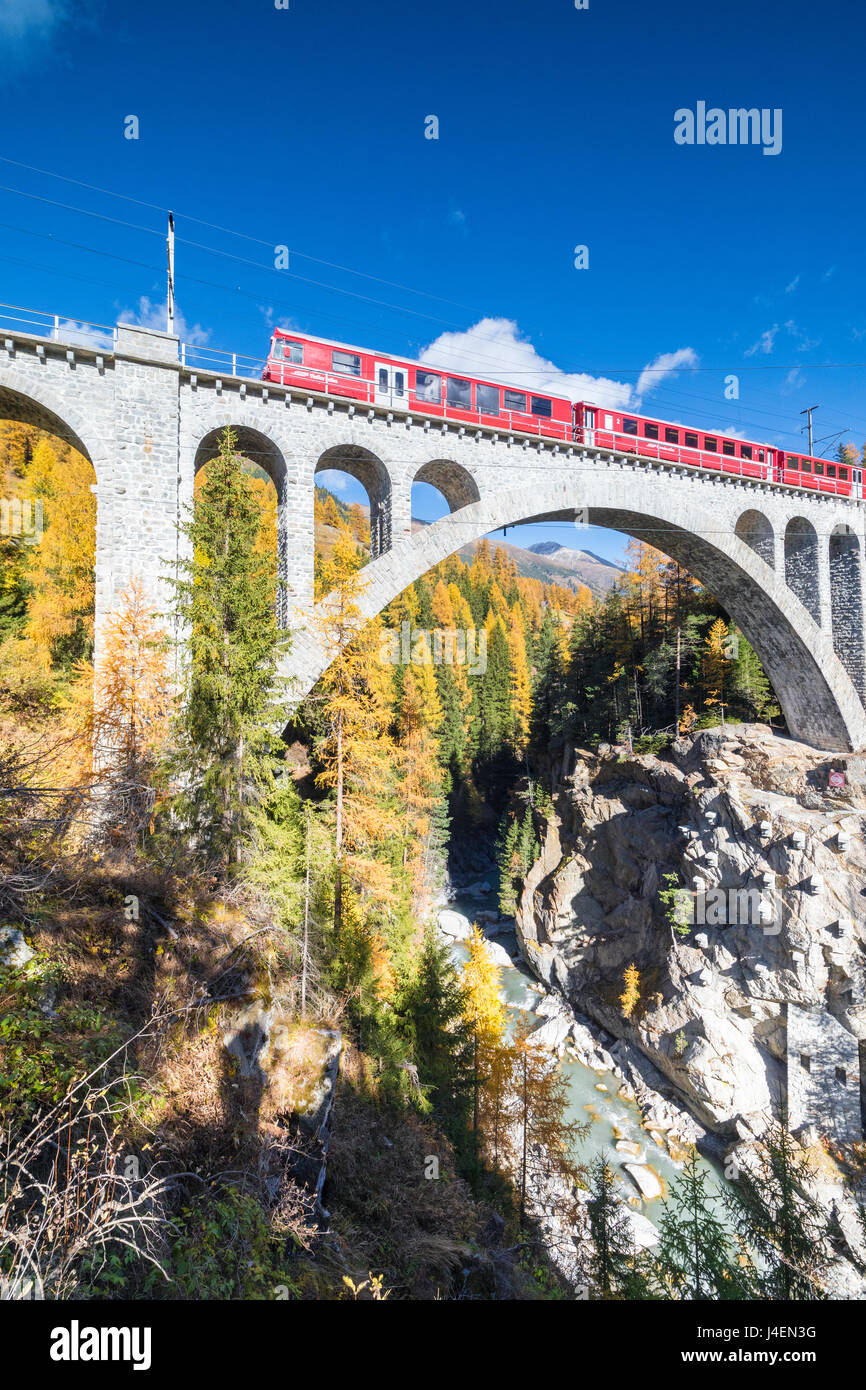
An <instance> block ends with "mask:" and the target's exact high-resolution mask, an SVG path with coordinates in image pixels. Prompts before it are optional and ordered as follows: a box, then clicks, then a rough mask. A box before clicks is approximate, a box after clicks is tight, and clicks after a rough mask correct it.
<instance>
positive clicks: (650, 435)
mask: <svg viewBox="0 0 866 1390" xmlns="http://www.w3.org/2000/svg"><path fill="white" fill-rule="evenodd" d="M643 432H644V434H645V436H646V438H647V439H658V437H659V427H658V425H651V424H650V423H649V421H648V420H645V421H644V426H643Z"/></svg>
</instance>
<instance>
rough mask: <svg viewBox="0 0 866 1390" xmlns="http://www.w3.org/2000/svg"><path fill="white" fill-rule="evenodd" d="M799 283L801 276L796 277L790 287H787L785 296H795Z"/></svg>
mask: <svg viewBox="0 0 866 1390" xmlns="http://www.w3.org/2000/svg"><path fill="white" fill-rule="evenodd" d="M799 283H800V277H799V275H795V276H794V278H793V280H792V281H791V283H790V285H786V286H785V294H793V293H794V291H795V289H796V288H797V286H798V285H799Z"/></svg>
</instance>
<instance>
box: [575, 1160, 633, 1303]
mask: <svg viewBox="0 0 866 1390" xmlns="http://www.w3.org/2000/svg"><path fill="white" fill-rule="evenodd" d="M589 1192H590V1197H589V1201H588V1202H587V1204H586V1210H587V1214H588V1216H589V1229H590V1235H591V1237H592V1254H591V1256H590V1261H589V1267H590V1273H591V1277H592V1281H593V1283H594V1284H595V1287H596V1288H597V1290H598V1291H599V1293H600V1295H601V1297H602V1298H626V1297H631V1298H634V1297H636V1296H638V1293H637V1288H638V1286H639V1284H640V1279H639V1276H638V1274H637V1272H636V1258H637V1251H636V1249H635V1243H634V1236H633V1234H632V1226H631V1221H630V1219H629V1215H628V1209H627V1207H626V1206H625V1205H624V1203H623V1202H621V1201H619V1200H618V1198H617V1196H616V1182H615V1179H614V1175H613V1170H612V1169H611V1167H610V1165H609V1164H608V1162H607V1159H606V1158H605V1157H604V1155H603V1154H599V1155H598V1156H597V1157H596V1159H595V1160H594V1162H593V1163H592V1165H591V1167H590V1174H589Z"/></svg>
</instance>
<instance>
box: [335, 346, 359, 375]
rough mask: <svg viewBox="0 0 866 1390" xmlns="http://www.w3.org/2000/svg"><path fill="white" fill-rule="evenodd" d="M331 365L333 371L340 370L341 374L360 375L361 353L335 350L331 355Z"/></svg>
mask: <svg viewBox="0 0 866 1390" xmlns="http://www.w3.org/2000/svg"><path fill="white" fill-rule="evenodd" d="M331 366H332V367H333V369H334V371H335V372H340V373H341V374H342V375H343V376H360V375H361V354H360V353H358V352H336V351H335V352H334V353H333V354H332V356H331Z"/></svg>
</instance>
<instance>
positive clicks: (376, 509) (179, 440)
mask: <svg viewBox="0 0 866 1390" xmlns="http://www.w3.org/2000/svg"><path fill="white" fill-rule="evenodd" d="M5 307H6V308H7V309H10V308H12V307H14V306H5ZM2 308H3V306H0V309H2ZM15 312H16V313H18V314H19V315H20V316H21V322H20V323H18V325H17V327H13V328H12V329H11V330H10V331H9V332H8V334H6V335H5V336H4V330H3V328H2V326H0V411H2V413H3V414H4V415H6V416H7V417H8V418H13V419H23V420H26V421H28V422H30V423H34V424H39V425H41V427H42V428H46V429H50V430H53V431H54V432H56V433H59V434H61V436H62V437H63V438H65V439H67V440H68V441H69V442H71V443H73V444H74V445H75V447H76V448H79V449H80V450H81V451H82V452H83V453H84V454H85V455H86V456H87V457H89V458H90V460H91V462H92V463H93V466H94V469H95V472H96V477H97V483H96V495H97V559H96V581H97V629H98V630H99V627H100V625H101V622H102V619H103V617H104V615H105V613H106V612H107V611H108V610H109V609H110V608H111V607H112V606H113V605H114V603H115V602H116V600H117V598H118V596H119V594H120V592H121V591H122V589H123V588H124V587H125V585H126V584H127V583H128V580H129V578H130V577H131V576H132V575H133V574H136V575H138V576H139V577H140V578H141V579H142V580H143V581H144V583H145V584H146V586H147V588H148V590H149V591H150V592H151V593H152V595H153V598H154V601H155V602H156V603H157V605H158V606H159V607H160V608H161V609H162V610H163V611H167V609H168V590H167V588H166V583H165V581H166V579H167V578H168V577H170V576H171V575H172V574H173V573H174V572H175V571H176V567H177V564H178V561H179V559H180V558H181V557H182V556H183V554H184V546H185V541H184V539H183V538H182V537H181V536H180V535H179V532H178V523H179V522H180V521H181V520H183V518H184V515H185V509H186V508H188V507H190V506H191V505H192V501H193V495H194V494H193V486H194V479H195V473H196V469H197V468H198V467H199V466H201V464H202V463H203V462H205V461H206V459H207V458H209V457H212V456H213V452H214V451H215V447H216V442H215V441H216V439H217V437H218V433H219V431H221V430H222V429H223V428H225V426H226V425H231V426H232V427H233V428H234V429H235V430H236V431H237V432H238V437H239V441H240V447H241V449H242V451H243V452H245V453H247V454H248V456H249V457H251V458H253V459H254V460H255V461H256V462H258V463H261V464H262V466H263V467H264V468H265V470H266V471H267V472H268V473H269V474H270V476H271V477H272V479H273V481H274V485H275V487H276V490H277V499H278V547H279V567H280V573H281V577H282V578H283V580H284V582H285V584H286V589H287V594H286V606H285V610H284V612H285V613H288V612H289V611H290V610H291V611H292V612H293V613H295V614H296V615H298V614H303V613H304V612H309V610H310V608H311V606H312V602H313V597H312V580H313V558H314V511H313V499H314V484H315V475H316V472H317V471H321V470H322V469H324V468H340V469H343V470H344V471H347V472H350V473H352V474H353V475H354V476H355V477H357V478H359V479H360V481H361V482H362V483H363V484H364V486H365V487H366V488H367V490H368V493H369V495H370V499H371V520H372V523H373V524H372V530H373V534H374V546H373V551H374V559H373V560H372V562H371V566H370V569H369V574H368V577H369V580H370V589H369V591H368V592H369V593H371V594H373V595H377V596H378V597H377V598H375V599H374V600H371V601H373V602H378V603H379V607H380V608H381V606H382V605H383V604H384V603H385V602H387V601H388V598H386V597H385V595H386V593H387V594H388V595H389V596H390V597H393V596H394V594H395V593H397V592H399V591H400V589H401V588H403V587H405V585H406V584H408V583H410V582H412V580H413V579H415V578H417V577H418V576H419V575H420V574H421V573H423V572H424V571H425V570H426V569H427V568H428V567H429V565H430V564H432V563H435V561H436V560H437V559H442V558H444V557H445V555H446V554H448V553H451V551H453V550H457V549H459V548H460V547H461V545H463V544H466V543H467V542H471V541H474V540H477V539H478V538H479V537H480V536H481V535H483V534H485V533H486V532H488V531H491V530H494V529H498V528H499V527H501V526H504V525H516V524H517V523H518V522H521V521H528V520H538V519H543V518H554V519H559V520H562V519H563V518H565V519H571V518H573V517H574V516H575V513H576V512H579V511H582V510H583V509H584V508H588V509H589V520H590V522H594V523H597V524H602V525H611V526H618V527H619V528H620V529H625V530H629V531H631V533H632V534H635V535H640V536H642V537H643V538H644V539H646V540H647V541H649V542H650V543H652V544H654V545H657V546H658V548H659V549H661V550H663V551H665V552H666V553H669V554H670V553H673V552H676V553H677V555H678V556H683V557H687V558H684V559H683V563H685V564H687V567H689V568H690V569H691V570H692V572H693V573H695V574H696V575H697V577H698V578H700V579H702V580H704V582H706V583H707V584H708V586H709V587H710V588H711V589H712V590H713V592H715V593H716V595H717V597H718V598H719V600H720V601H721V602H722V603H724V604H725V605H726V607H728V610H729V611H730V613H731V615H732V617H733V618H734V620H735V621H737V622H738V623H739V624H740V625H741V626H742V627H743V630H744V631H745V632H746V635H747V636H749V638H750V640H752V641H753V643H754V645H755V647H756V649H757V650H758V652H759V655H760V656H761V657H762V660H764V663H765V666H766V667H767V669H768V671H769V672H770V675H771V679H773V680H774V685H775V687H776V690H777V694H778V695H779V698H780V700H781V702H782V704H783V706H784V707H785V710H786V714H788V715H789V723H790V724H791V727H792V730H794V731H796V732H798V735H799V736H800V737H804V738H806V739H807V740H809V741H812V742H816V743H819V744H820V743H821V742H822V741H823V742H824V743H825V746H832V747H838V746H842V745H843V744H851V743H852V742H855V743H860V742H866V727H864V726H863V720H864V718H866V716H864V712H863V706H862V704H861V702H860V699H858V695H859V696H860V697H863V696H864V695H866V689H864V685H866V656H864V612H866V602H864V591H863V584H864V564H863V556H864V548H866V532H864V504H863V503H861V502H855V501H850V500H849V499H845V498H840V497H834V496H832V495H830V494H820V495H809V494H804V493H802V492H798V491H796V490H795V489H792V488H790V487H786V486H785V485H783V484H779V483H773V482H765V481H763V480H760V479H748V478H740V477H734V476H731V475H726V474H718V473H714V472H712V471H709V470H701V469H691V468H686V467H685V466H682V465H679V464H676V463H672V462H667V461H664V460H662V461H659V462H657V461H655V460H653V461H647V460H642V459H639V458H637V457H635V456H633V455H627V454H621V453H616V452H613V451H608V450H599V449H591V448H588V447H586V446H583V445H577V444H575V445H567V444H565V443H562V442H559V443H557V442H556V441H554V440H544V439H539V438H538V437H537V436H521V435H519V434H517V433H504V432H503V431H499V430H495V429H492V428H489V427H484V428H479V429H475V428H474V427H472V428H466V427H463V426H456V425H455V424H454V423H453V422H447V421H446V422H441V421H433V420H431V419H430V418H429V417H424V416H419V415H418V414H413V413H412V412H410V411H400V410H397V409H385V408H384V407H368V406H366V405H360V404H359V403H357V402H352V401H349V400H346V399H345V398H338V397H334V396H328V395H326V394H323V393H321V392H310V391H305V390H303V391H302V390H298V389H297V388H293V387H284V386H277V385H272V384H270V383H265V382H262V381H261V380H258V379H252V373H253V369H254V368H255V367H256V365H257V364H256V363H255V360H254V359H238V357H237V356H236V355H235V356H233V355H231V354H225V355H224V357H223V358H222V360H220V358H219V357H218V356H217V354H216V353H215V352H213V353H211V355H210V357H208V353H209V352H210V350H208V349H194V350H193V349H190V348H188V347H185V346H184V345H183V344H181V343H180V342H179V340H178V338H177V337H175V336H173V335H170V334H166V333H161V332H159V331H157V330H154V329H148V328H143V327H141V326H139V325H133V324H118V325H117V326H116V328H114V329H106V328H104V326H100V325H87V324H84V323H80V322H77V321H73V320H61V319H57V318H52V317H51V316H43V319H44V321H43V322H42V323H38V322H36V321H34V320H32V319H27V317H26V313H27V311H17V310H16V311H15ZM0 321H2V314H0ZM28 329H31V330H35V331H27V330H28ZM100 335H101V336H100ZM196 354H197V355H196ZM416 481H424V482H429V483H432V484H433V485H434V486H436V487H438V488H439V489H440V491H441V492H442V493H443V494H444V496H445V497H446V499H447V501H448V504H449V506H450V508H451V512H450V515H449V516H448V517H446V518H443V520H442V521H440V522H437V523H435V524H434V525H433V526H431V527H429V528H422V530H421V531H420V532H418V533H416V534H415V535H413V533H412V520H411V517H412V511H411V495H412V486H413V484H414V482H416ZM638 498H640V505H638V504H637V501H636V499H638ZM577 542H578V544H579V543H580V538H579V535H578V537H577ZM443 546H445V547H450V550H449V549H446V550H444V551H443V549H442V547H443ZM744 576H745V578H744ZM395 585H396V586H397V587H396V588H395V587H394V586H395ZM375 611H379V609H378V608H377V609H375ZM371 612H372V610H371ZM296 620H297V621H299V622H301V623H303V619H302V618H300V619H297V618H296ZM774 621H775V629H774ZM780 634H784V635H785V640H787V641H789V643H793V646H792V650H794V648H796V650H797V652H798V653H799V656H798V659H800V657H802V660H803V661H804V662H805V663H806V667H807V668H809V672H810V674H809V676H808V679H807V680H806V686H807V687H808V688H809V689H808V690H807V692H806V694H805V695H804V693H803V689H799V692H798V689H795V687H802V686H803V681H802V680H797V679H795V674H796V673H795V671H794V668H793V666H792V665H791V662H790V657H789V659H788V660H787V662H786V660H784V659H783V656H782V654H781V652H780V645H782V639H781V637H780ZM801 644H804V645H805V648H806V651H805V653H804V652H802V651H801V649H800V648H801ZM296 646H297V652H298V657H297V672H296V674H298V675H299V678H300V679H301V684H303V681H304V680H306V679H307V678H308V677H311V676H314V674H315V669H314V668H315V667H316V664H317V660H318V658H317V657H316V654H315V652H314V651H313V649H312V648H311V647H310V643H309V640H308V638H307V637H304V636H299V638H298V642H297V644H296ZM819 652H820V654H821V655H820V661H821V662H822V663H823V666H824V672H825V673H826V679H824V677H823V676H821V677H820V679H819V675H818V674H817V673H816V671H814V670H813V669H812V668H815V667H816V666H817V661H818V656H817V654H818V653H819ZM304 653H306V654H304ZM786 682H787V688H786ZM810 682H812V684H811V685H810ZM828 682H829V686H828ZM828 690H829V694H828ZM855 690H856V692H857V693H856V694H855V693H854V692H855ZM809 692H811V693H809ZM813 697H814V711H815V713H814V717H810V716H808V714H807V713H806V705H807V704H808V699H809V698H813ZM852 697H853V699H854V705H852V704H851V700H852Z"/></svg>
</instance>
